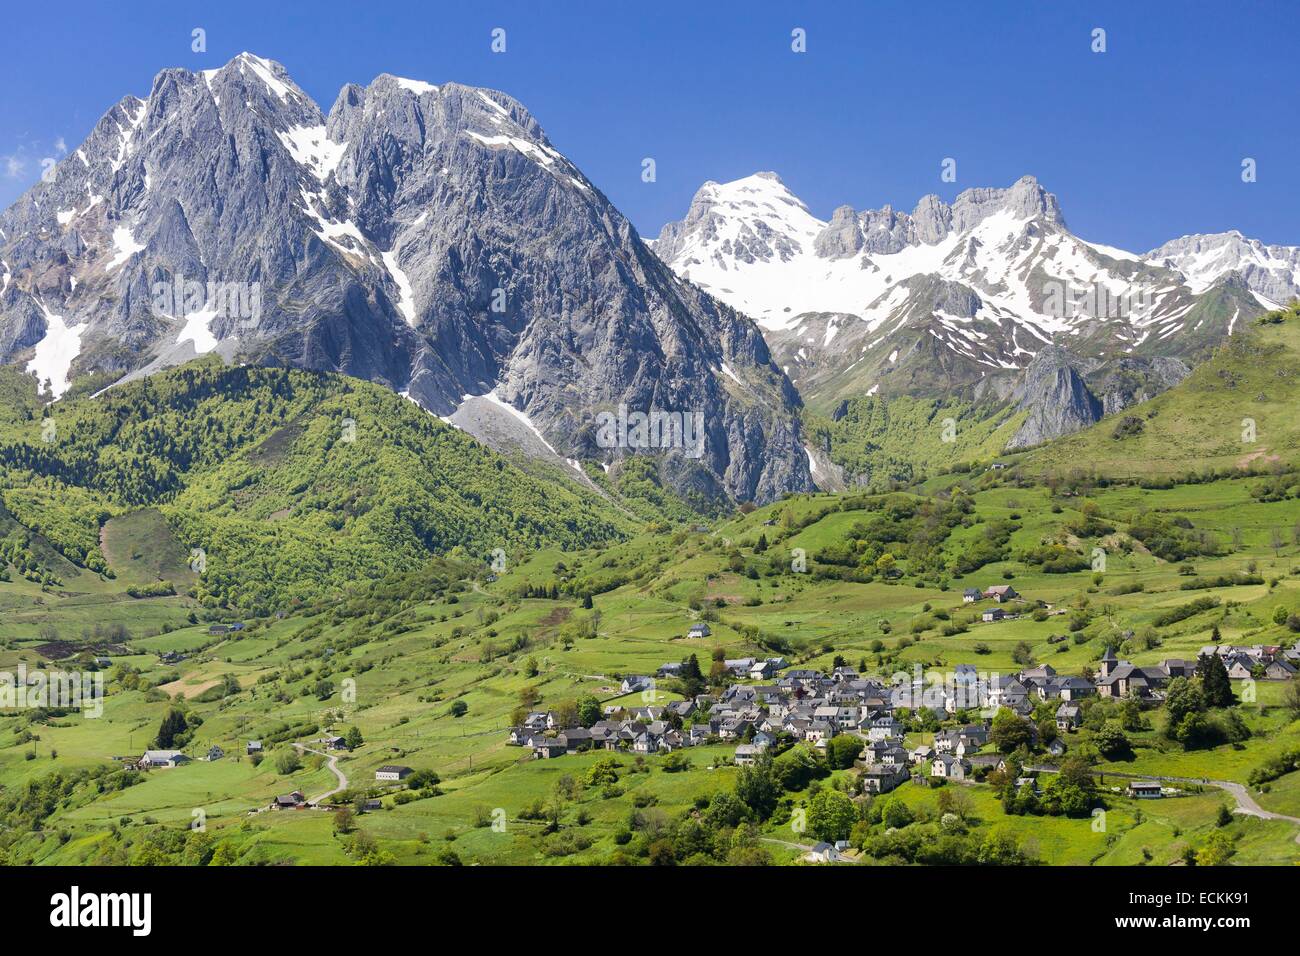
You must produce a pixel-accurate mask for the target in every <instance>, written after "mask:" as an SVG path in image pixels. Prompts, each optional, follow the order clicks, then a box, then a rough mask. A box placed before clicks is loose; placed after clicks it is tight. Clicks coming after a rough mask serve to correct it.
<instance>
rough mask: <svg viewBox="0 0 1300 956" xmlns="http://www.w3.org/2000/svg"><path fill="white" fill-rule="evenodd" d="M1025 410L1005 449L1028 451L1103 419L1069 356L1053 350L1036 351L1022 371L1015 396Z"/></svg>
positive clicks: (1097, 403)
mask: <svg viewBox="0 0 1300 956" xmlns="http://www.w3.org/2000/svg"><path fill="white" fill-rule="evenodd" d="M1014 397H1015V398H1016V399H1017V400H1018V401H1017V407H1018V408H1020V409H1021V410H1028V412H1029V417H1028V418H1026V419H1025V423H1024V424H1023V425H1021V426H1020V430H1019V431H1018V432H1016V434H1015V436H1014V437H1012V439H1011V441H1009V442H1008V443H1007V448H1009V449H1012V448H1028V447H1029V446H1031V445H1038V444H1041V443H1043V442H1045V441H1048V440H1050V439H1052V438H1058V437H1060V436H1061V435H1068V434H1069V433H1070V432H1076V431H1079V430H1080V429H1082V428H1087V427H1088V426H1089V425H1091V424H1093V423H1094V422H1096V421H1097V420H1098V419H1100V418H1101V415H1102V404H1101V402H1099V401H1098V400H1097V398H1096V397H1095V396H1094V395H1093V394H1092V392H1090V391H1089V390H1088V386H1087V385H1086V384H1085V383H1084V380H1083V375H1082V374H1080V371H1079V369H1078V368H1076V367H1075V365H1074V364H1073V360H1072V358H1071V356H1070V354H1069V353H1068V352H1066V351H1065V350H1064V349H1061V348H1058V347H1056V346H1049V347H1047V348H1044V349H1042V350H1040V351H1039V353H1038V354H1037V355H1036V356H1034V360H1033V361H1032V362H1030V363H1029V367H1028V368H1026V369H1025V373H1024V377H1023V380H1022V381H1021V383H1020V385H1019V386H1018V387H1017V389H1016V393H1015V396H1014Z"/></svg>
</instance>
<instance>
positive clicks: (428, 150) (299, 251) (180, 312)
mask: <svg viewBox="0 0 1300 956" xmlns="http://www.w3.org/2000/svg"><path fill="white" fill-rule="evenodd" d="M0 230H3V231H2V232H0V261H3V263H4V266H3V269H4V274H5V278H4V286H3V291H2V292H0V361H4V362H12V361H18V362H21V363H23V364H24V365H25V366H26V367H28V368H29V369H30V370H32V371H33V372H35V373H36V374H38V376H40V377H41V378H42V379H48V380H49V382H50V388H51V391H52V392H54V393H55V394H56V395H57V394H58V393H60V392H61V391H62V390H63V389H65V388H66V387H67V384H68V382H69V381H70V380H71V379H72V378H74V377H75V376H77V375H79V374H84V373H88V372H91V371H102V372H108V373H112V374H122V373H126V374H128V375H139V374H147V373H148V372H150V371H152V370H155V369H157V368H161V367H164V366H166V365H172V364H176V363H178V362H181V361H184V360H186V359H188V358H192V357H193V356H195V355H197V354H201V353H204V352H208V351H213V350H216V351H219V352H221V353H222V354H223V355H226V356H229V357H239V358H241V359H244V360H251V361H257V362H263V363H273V364H285V365H293V366H300V367H305V368H312V369H320V370H331V371H339V372H345V373H347V374H351V375H355V376H358V377H362V378H367V379H370V380H372V381H376V382H380V383H383V384H385V385H387V386H389V387H391V388H393V389H394V390H397V391H400V392H402V393H403V394H406V395H407V396H409V397H410V398H411V399H413V400H414V401H416V402H418V403H419V404H421V405H422V406H424V407H425V408H426V409H428V410H429V411H431V412H433V413H435V414H438V415H442V416H451V415H453V414H454V413H455V412H456V410H457V409H458V408H460V407H461V406H462V405H463V404H464V403H465V402H466V401H467V400H468V399H470V398H471V397H474V396H480V397H482V396H488V397H489V404H491V405H493V406H495V408H496V410H497V411H498V412H499V413H500V414H501V415H504V416H506V417H508V418H509V417H514V418H516V419H518V420H521V421H522V422H523V423H524V424H525V426H526V427H527V428H528V429H529V430H531V431H534V432H536V433H537V435H538V436H539V438H540V440H541V442H542V443H543V444H544V445H545V446H547V447H548V448H550V449H551V451H553V452H554V453H555V455H557V456H558V457H559V458H561V459H567V460H571V461H573V462H574V463H575V465H576V461H577V460H578V459H594V460H596V461H599V462H601V463H602V464H604V465H607V466H611V465H613V464H615V463H616V462H617V460H618V459H619V458H621V457H623V456H624V455H627V454H632V453H646V454H654V455H656V457H657V458H659V459H660V460H661V463H662V464H663V469H662V471H663V475H664V477H665V478H666V479H667V480H668V481H670V482H672V483H674V484H676V485H678V486H679V487H683V488H696V489H698V488H701V487H705V488H708V489H709V490H710V492H711V493H713V494H715V495H717V496H720V497H729V498H733V499H738V500H747V499H753V500H761V501H766V500H770V499H772V498H774V497H777V496H779V495H780V494H781V493H783V492H786V491H793V490H804V489H808V488H811V487H812V483H811V480H810V477H809V473H808V459H807V455H806V453H805V452H804V450H803V448H802V445H801V441H800V436H799V432H798V423H797V419H796V417H795V413H796V410H797V407H798V405H799V398H798V395H797V393H796V392H795V391H794V389H793V388H792V387H791V385H790V383H789V381H788V380H787V379H786V378H785V376H784V375H783V374H782V373H781V372H780V370H779V369H777V368H776V367H775V366H774V365H773V363H772V361H771V358H770V355H769V353H768V349H767V345H766V343H765V342H764V340H763V337H762V335H761V334H760V333H759V331H758V329H757V328H756V327H755V326H754V325H753V323H752V322H751V321H750V320H749V319H748V318H746V317H745V316H743V315H740V314H739V313H737V312H736V311H734V310H733V309H731V308H729V307H727V306H725V305H723V304H721V303H719V302H717V301H715V300H714V299H713V298H711V297H710V296H709V295H707V294H705V293H703V292H701V291H700V290H699V289H698V288H696V287H694V286H692V285H690V284H689V283H687V282H683V281H682V280H681V279H679V278H678V277H677V276H676V275H674V274H673V273H672V272H671V271H670V270H669V269H668V268H667V267H665V266H664V265H663V263H662V262H661V261H660V260H659V259H658V258H657V257H656V256H655V255H654V254H652V253H651V252H650V251H649V249H648V248H647V247H646V246H645V244H643V243H642V241H641V239H640V237H639V236H638V235H637V234H636V231H635V230H634V229H633V228H632V226H631V224H630V223H628V221H627V220H626V219H625V218H624V217H623V216H622V215H621V214H620V213H619V212H618V210H617V209H615V208H614V207H613V206H612V205H611V204H610V203H609V202H608V201H607V200H606V199H605V197H604V196H603V195H602V194H601V192H600V191H599V189H597V188H596V186H595V185H594V184H592V183H591V182H590V181H589V180H587V178H586V177H585V176H584V175H583V174H582V172H581V171H580V170H579V169H578V168H577V167H576V166H575V165H574V164H573V163H571V162H570V161H569V160H568V159H567V158H565V157H564V156H563V155H562V154H561V153H560V152H559V151H558V150H556V149H555V147H554V146H553V145H552V144H551V143H550V141H549V140H548V139H547V138H546V135H545V133H544V132H543V131H542V129H541V127H540V125H539V124H538V123H537V121H536V120H535V119H534V118H533V117H532V116H531V115H530V114H529V113H528V111H527V110H526V109H524V107H523V106H522V105H520V104H519V103H518V102H516V101H515V100H513V99H511V98H510V97H508V96H506V95H504V94H502V93H498V92H495V91H490V90H482V89H475V88H472V87H465V86H461V85H458V84H454V83H450V84H445V85H441V86H434V85H432V84H428V83H424V82H420V81H413V80H406V79H402V78H398V77H392V76H387V75H384V76H380V77H379V78H377V79H376V80H375V81H374V82H372V83H371V84H370V85H369V86H366V87H361V86H356V85H349V86H347V87H345V88H344V89H343V90H342V91H341V92H340V94H339V96H338V98H337V100H336V102H335V103H334V106H333V108H332V109H331V110H330V113H329V115H328V116H326V115H324V114H322V112H321V111H320V109H319V108H318V107H317V106H316V104H315V103H313V102H312V101H311V99H310V98H309V97H308V96H307V95H306V94H305V93H303V92H302V90H300V89H299V88H298V87H297V86H296V85H294V83H293V81H292V80H291V79H290V78H289V76H288V75H287V74H286V73H285V71H284V69H283V68H282V67H281V66H280V65H279V64H276V63H273V62H271V61H269V60H264V59H261V58H259V57H255V56H252V55H249V54H242V55H241V56H239V57H237V58H236V59H234V60H232V61H231V62H230V63H229V64H227V65H226V66H224V67H222V68H221V69H219V70H213V71H208V72H205V73H197V74H196V73H190V72H188V71H185V70H166V71H164V72H163V73H160V74H159V75H158V77H157V78H156V80H155V82H154V87H153V90H152V91H151V93H150V95H149V97H148V99H147V100H139V99H135V98H132V97H128V98H127V99H124V100H123V101H121V102H120V103H119V104H117V105H116V106H115V107H114V108H113V109H112V110H110V111H109V113H108V114H106V116H105V117H104V118H103V119H102V120H101V121H100V123H99V124H98V125H97V127H96V129H95V131H94V133H93V134H92V135H91V137H90V138H89V139H88V140H87V141H86V142H85V143H84V144H82V146H81V147H80V148H79V149H77V150H75V151H74V152H73V153H72V154H71V155H70V156H69V157H68V158H67V159H65V160H64V161H63V162H62V163H60V164H59V166H58V167H57V168H56V170H55V173H54V176H53V177H52V179H51V181H50V182H45V183H41V184H39V185H37V186H36V187H34V188H33V189H32V190H31V191H30V192H29V193H28V194H27V195H25V196H24V197H23V198H22V199H21V200H20V201H19V202H18V203H17V204H16V205H15V206H14V207H13V208H12V209H10V210H8V211H7V212H5V213H4V214H3V215H0ZM187 289H188V290H189V291H190V292H193V293H194V294H193V295H188V294H187V293H186V290H187ZM232 302H233V303H234V307H231V303H232ZM619 407H626V408H627V409H629V410H633V411H643V412H650V411H655V410H658V411H665V412H680V413H692V414H699V415H701V416H702V421H703V430H704V433H705V436H706V441H705V445H704V449H703V453H702V454H701V455H699V456H698V457H689V458H687V457H684V456H683V455H682V454H681V453H680V449H676V448H673V447H662V446H653V447H649V448H640V449H637V448H629V447H621V446H616V447H605V445H603V444H602V443H601V442H600V441H598V440H597V439H598V435H597V416H598V415H599V414H600V413H601V412H603V411H613V410H617V409H618V408H619Z"/></svg>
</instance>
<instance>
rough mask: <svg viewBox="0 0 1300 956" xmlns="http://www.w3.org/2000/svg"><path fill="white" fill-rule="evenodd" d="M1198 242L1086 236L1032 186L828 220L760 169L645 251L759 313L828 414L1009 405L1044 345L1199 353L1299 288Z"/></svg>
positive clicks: (1023, 183)
mask: <svg viewBox="0 0 1300 956" xmlns="http://www.w3.org/2000/svg"><path fill="white" fill-rule="evenodd" d="M1194 238H1200V239H1201V240H1203V241H1202V242H1200V243H1194V242H1189V240H1178V241H1176V242H1174V243H1170V244H1169V245H1168V246H1166V247H1163V248H1162V249H1160V250H1156V251H1155V252H1153V253H1149V254H1147V255H1146V256H1141V255H1136V254H1134V253H1130V252H1125V251H1123V250H1120V249H1115V248H1112V247H1110V246H1105V245H1101V244H1098V243H1090V242H1087V241H1084V240H1082V239H1080V238H1078V237H1077V236H1075V235H1074V234H1072V233H1071V232H1070V231H1069V229H1068V228H1067V227H1066V224H1065V218H1064V215H1063V214H1062V211H1061V208H1060V206H1059V204H1058V202H1057V199H1056V197H1055V196H1054V195H1053V194H1052V193H1049V192H1047V191H1046V190H1045V189H1043V187H1042V186H1040V185H1039V184H1038V182H1037V181H1036V180H1035V179H1034V178H1033V177H1030V176H1026V177H1024V178H1022V179H1020V180H1019V181H1017V182H1016V183H1015V184H1014V185H1012V186H1011V187H1009V188H1007V189H969V190H966V191H965V192H962V193H961V194H960V195H959V196H958V197H957V198H956V200H955V201H954V202H953V203H952V204H951V205H949V204H947V203H944V202H943V201H941V200H940V199H939V198H938V197H937V196H926V197H924V198H923V199H921V201H920V202H919V203H918V204H917V206H916V208H915V209H914V210H913V211H912V212H911V213H906V212H897V211H895V210H894V209H892V208H891V207H889V206H885V207H883V208H881V209H871V210H863V211H856V210H854V209H852V208H851V207H849V206H841V207H839V208H838V209H836V210H835V212H834V214H833V215H832V217H831V219H830V221H829V222H824V221H822V220H820V219H818V218H817V217H815V216H813V215H812V214H811V213H810V212H809V210H808V208H807V207H806V206H805V205H804V204H803V203H802V202H801V201H800V200H799V199H798V198H797V197H796V196H794V195H793V194H792V193H791V192H790V191H789V190H788V189H787V188H786V187H785V185H784V184H783V183H782V182H781V180H780V178H779V177H777V176H776V174H774V173H757V174H755V175H753V176H749V177H746V178H744V179H740V180H736V181H735V182H730V183H725V184H718V183H713V182H709V183H706V184H705V185H704V186H703V187H701V188H700V190H699V191H698V192H697V193H696V195H695V198H694V200H693V201H692V203H691V207H690V210H689V211H688V213H687V215H686V217H685V218H684V219H683V220H681V221H680V222H675V223H669V224H667V225H665V226H664V227H663V230H662V231H661V233H660V235H659V237H658V239H656V240H655V241H654V242H653V243H652V246H653V248H654V249H655V251H656V253H657V254H658V255H659V256H660V257H661V258H663V259H664V261H665V262H667V263H668V264H669V265H670V266H672V268H673V269H674V270H675V271H676V272H677V274H678V275H680V276H682V277H683V278H689V279H690V280H691V281H692V282H694V283H696V284H698V285H700V286H701V287H702V288H704V289H705V290H706V291H708V292H710V293H712V294H713V295H714V296H716V297H718V298H719V299H721V300H722V301H724V302H727V303H728V304H730V305H732V306H734V307H736V308H737V309H739V310H741V311H743V312H745V313H746V314H748V315H751V316H753V317H754V319H755V320H756V321H758V323H759V324H760V325H761V326H762V327H763V328H764V330H765V332H766V334H767V337H768V341H769V343H770V344H771V345H772V349H773V353H774V355H775V356H776V359H777V361H778V363H779V364H781V365H782V367H783V368H784V369H785V370H786V371H787V373H788V374H789V375H790V377H791V379H792V380H793V381H794V382H795V384H796V385H797V386H798V387H799V389H800V390H801V392H802V394H803V396H804V398H805V400H807V401H809V402H810V403H812V404H814V405H817V406H823V407H832V406H833V405H834V404H835V403H836V402H838V401H840V400H842V399H843V398H846V397H851V396H854V395H862V394H875V393H877V392H885V393H888V392H891V391H893V392H898V391H907V392H922V393H952V392H954V391H960V390H963V389H968V388H974V387H975V386H977V385H981V384H983V385H984V387H986V388H987V387H988V382H987V381H986V380H988V379H990V378H1001V379H1006V380H1007V381H1004V382H1002V383H1001V384H999V385H997V386H996V390H999V391H1000V392H1002V393H1003V394H1008V393H1009V392H1010V390H1011V388H1012V387H1013V386H1012V385H1011V384H1010V379H1013V378H1014V377H1015V376H1017V375H1018V374H1019V372H1020V370H1022V369H1023V368H1024V367H1025V366H1027V365H1028V363H1029V362H1030V361H1031V360H1032V358H1033V357H1034V356H1035V355H1036V354H1037V353H1038V352H1039V351H1040V350H1042V349H1043V348H1044V347H1045V346H1047V345H1049V344H1051V343H1053V342H1056V343H1058V344H1061V345H1063V346H1066V347H1068V348H1069V350H1070V351H1071V352H1073V353H1076V354H1078V355H1080V356H1084V357H1088V358H1090V359H1101V360H1106V359H1112V358H1118V357H1120V356H1133V357H1143V356H1147V357H1157V356H1178V357H1184V358H1189V357H1194V356H1196V355H1197V354H1198V353H1199V352H1201V351H1202V350H1204V349H1205V347H1206V346H1207V345H1209V344H1212V343H1213V342H1215V341H1217V340H1218V339H1219V338H1221V337H1222V336H1223V335H1225V334H1228V332H1229V331H1230V330H1231V329H1232V327H1233V326H1234V324H1235V323H1236V322H1238V321H1240V320H1241V319H1243V318H1246V317H1249V316H1252V315H1255V314H1258V313H1259V312H1260V311H1263V310H1264V309H1265V308H1267V307H1270V306H1272V305H1273V304H1274V303H1275V302H1276V301H1278V299H1279V298H1281V299H1285V298H1287V297H1288V295H1289V294H1290V290H1291V289H1293V288H1294V285H1293V283H1294V279H1295V272H1294V263H1295V262H1296V259H1295V258H1294V257H1295V255H1296V254H1297V252H1300V250H1296V249H1283V248H1278V247H1263V246H1259V245H1258V244H1253V245H1252V244H1251V243H1249V242H1248V241H1246V240H1241V241H1240V243H1239V247H1238V244H1234V243H1232V242H1221V243H1212V242H1210V237H1194ZM1215 238H1216V239H1217V238H1221V237H1215ZM1287 263H1290V265H1289V269H1290V271H1289V272H1286V278H1285V279H1284V278H1283V277H1282V275H1283V271H1284V266H1285V264H1287ZM1288 282H1289V283H1292V285H1291V286H1288V285H1287V284H1286V283H1288Z"/></svg>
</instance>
